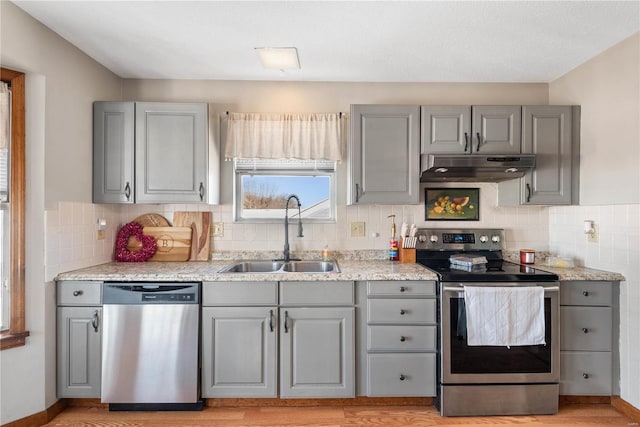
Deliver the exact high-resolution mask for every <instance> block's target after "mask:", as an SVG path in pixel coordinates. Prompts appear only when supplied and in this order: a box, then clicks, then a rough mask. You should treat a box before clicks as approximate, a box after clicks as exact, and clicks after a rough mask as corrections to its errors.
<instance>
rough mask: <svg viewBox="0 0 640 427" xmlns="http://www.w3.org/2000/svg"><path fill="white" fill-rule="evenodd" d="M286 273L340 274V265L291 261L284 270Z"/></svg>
mask: <svg viewBox="0 0 640 427" xmlns="http://www.w3.org/2000/svg"><path fill="white" fill-rule="evenodd" d="M282 269H283V270H284V271H290V272H297V273H331V272H336V273H339V272H340V269H339V268H338V264H337V263H336V262H334V261H290V262H288V263H286V264H285V265H284V267H283V268H282Z"/></svg>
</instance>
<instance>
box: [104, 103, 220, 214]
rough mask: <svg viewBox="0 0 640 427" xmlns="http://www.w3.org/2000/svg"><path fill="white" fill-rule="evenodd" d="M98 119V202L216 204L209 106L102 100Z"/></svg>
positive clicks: (215, 181) (202, 104)
mask: <svg viewBox="0 0 640 427" xmlns="http://www.w3.org/2000/svg"><path fill="white" fill-rule="evenodd" d="M93 117H94V119H93V120H94V122H93V125H94V130H93V202H94V203H207V202H209V203H216V202H217V200H216V198H217V191H214V190H215V189H213V188H211V187H213V186H214V185H217V178H215V177H212V179H210V178H209V163H210V161H209V154H210V153H209V145H208V144H209V142H208V141H209V135H208V133H209V129H208V106H207V104H205V103H162V102H103V101H98V102H95V103H94V105H93ZM214 151H215V150H214ZM214 169H215V168H214ZM215 170H217V169H215ZM210 195H211V199H210V197H209V196H210Z"/></svg>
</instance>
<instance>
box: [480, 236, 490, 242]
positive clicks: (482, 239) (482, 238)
mask: <svg viewBox="0 0 640 427" xmlns="http://www.w3.org/2000/svg"><path fill="white" fill-rule="evenodd" d="M488 241H489V238H488V237H487V236H485V235H482V236H480V243H487V242H488Z"/></svg>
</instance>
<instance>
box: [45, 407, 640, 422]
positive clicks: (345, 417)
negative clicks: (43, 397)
mask: <svg viewBox="0 0 640 427" xmlns="http://www.w3.org/2000/svg"><path fill="white" fill-rule="evenodd" d="M474 425H480V426H486V425H517V426H545V427H549V426H572V427H575V426H627V427H628V426H637V425H638V423H637V422H634V421H632V420H631V419H630V418H627V417H625V416H624V415H622V414H621V413H620V412H618V411H616V410H615V409H614V408H612V407H611V406H610V405H607V404H588V405H586V404H562V405H561V406H560V411H559V413H558V414H557V415H544V416H542V415H528V416H504V417H473V418H471V417H448V418H443V417H440V416H439V415H438V413H437V412H436V410H435V408H433V407H432V406H430V407H417V406H395V407H394V406H388V407H366V406H333V407H306V408H304V407H303V408H292V407H267V408H211V407H208V408H205V409H204V410H203V411H202V412H109V411H108V410H107V409H106V408H103V407H102V408H96V407H69V408H67V409H65V410H64V411H63V412H62V413H61V414H59V415H58V416H57V417H55V418H54V419H53V420H52V421H51V422H50V423H49V424H47V425H46V426H47V427H154V426H162V427H167V426H191V427H195V426H202V427H204V426H208V427H223V426H224V427H244V426H246V427H297V426H300V427H302V426H305V427H309V426H312V427H362V426H372V427H408V426H412V427H413V426H415V427H419V426H450V427H451V426H465V427H469V426H474Z"/></svg>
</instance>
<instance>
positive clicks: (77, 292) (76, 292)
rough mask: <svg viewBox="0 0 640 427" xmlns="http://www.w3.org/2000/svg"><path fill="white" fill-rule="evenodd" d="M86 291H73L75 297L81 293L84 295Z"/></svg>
mask: <svg viewBox="0 0 640 427" xmlns="http://www.w3.org/2000/svg"><path fill="white" fill-rule="evenodd" d="M83 293H84V292H82V291H73V296H74V297H79V296H80V295H82V294H83Z"/></svg>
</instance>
